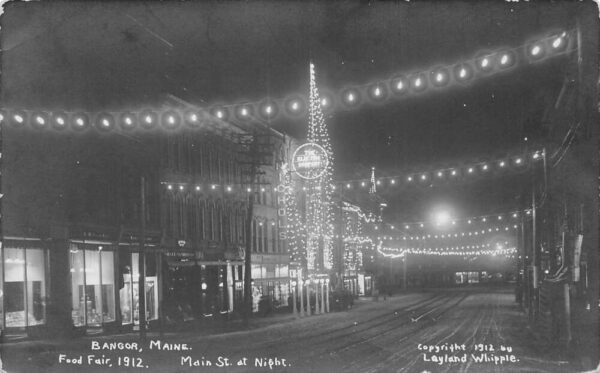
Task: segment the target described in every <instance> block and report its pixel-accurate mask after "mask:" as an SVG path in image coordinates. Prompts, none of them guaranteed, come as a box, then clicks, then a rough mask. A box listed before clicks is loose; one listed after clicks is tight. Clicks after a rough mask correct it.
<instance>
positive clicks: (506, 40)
mask: <svg viewBox="0 0 600 373" xmlns="http://www.w3.org/2000/svg"><path fill="white" fill-rule="evenodd" d="M595 7H596V6H595V4H594V3H592V2H591V1H588V2H578V3H573V2H560V3H554V4H549V3H548V4H546V3H544V4H530V3H526V2H519V3H511V2H480V3H477V4H475V3H467V2H458V1H452V2H442V1H439V2H416V3H415V2H386V3H370V2H367V1H360V2H359V1H352V2H349V1H343V2H327V3H325V2H300V1H284V2H271V1H254V2H241V1H232V2H150V1H148V2H131V3H127V2H118V3H117V2H106V3H100V2H85V3H74V2H64V3H63V2H52V3H15V4H7V5H5V13H4V15H3V16H2V40H1V42H2V92H1V99H2V103H3V106H4V107H9V108H25V109H48V110H53V109H62V110H74V109H82V110H90V111H99V110H122V109H127V110H134V109H138V108H143V107H149V106H160V105H162V104H164V103H165V102H166V97H167V94H171V95H174V96H177V97H179V98H181V99H184V100H186V101H188V102H190V103H193V104H195V105H198V106H200V107H208V106H210V105H212V104H215V103H226V104H233V103H236V102H242V101H244V100H251V101H259V100H262V99H264V98H267V97H275V98H284V97H289V96H291V95H294V94H302V95H307V94H308V63H309V60H311V59H312V60H313V61H314V63H315V65H316V70H317V82H318V84H319V88H320V89H321V90H323V91H330V92H339V91H340V90H342V89H343V88H345V87H351V86H353V85H365V84H369V83H371V82H376V81H377V80H378V79H388V78H390V77H392V76H394V75H395V74H397V73H411V72H414V71H419V70H421V69H427V68H430V67H435V66H441V65H447V64H452V63H454V62H458V61H461V60H466V59H471V58H473V57H475V56H477V55H478V54H479V53H481V52H485V51H496V50H500V49H501V48H512V47H519V46H522V45H524V44H526V43H528V42H529V41H532V40H536V39H537V38H541V37H545V36H548V35H551V34H553V33H556V32H560V31H563V30H570V29H573V28H574V27H575V24H574V22H575V21H574V20H575V15H576V14H584V13H586V12H587V13H590V12H593V11H595ZM582 29H584V30H585V29H586V25H582ZM592 29H593V28H592ZM518 57H519V60H518V61H517V63H516V66H515V67H513V68H511V69H510V70H508V71H504V72H502V73H499V74H494V75H493V76H490V77H481V78H476V79H475V80H474V81H473V82H471V83H470V84H468V85H460V84H451V85H450V86H449V87H446V88H444V89H435V90H434V89H429V90H428V91H427V92H425V93H423V94H419V95H412V96H411V95H409V96H410V97H404V98H400V99H398V98H391V99H388V100H386V101H385V102H384V103H382V104H373V103H368V102H366V101H364V102H363V103H362V104H361V105H360V107H359V108H357V109H352V110H335V111H334V112H332V113H330V114H328V116H327V118H326V121H327V125H328V126H329V130H330V135H331V138H332V144H333V150H334V153H335V158H336V170H335V171H336V175H337V178H339V179H347V178H368V177H369V176H370V167H371V166H375V167H376V168H377V172H378V175H395V174H397V173H400V172H403V171H406V170H411V169H412V170H431V169H435V168H437V167H448V166H451V165H456V164H461V163H462V162H469V161H483V160H486V159H487V160H493V159H496V158H498V157H501V156H505V155H507V154H517V153H518V152H520V151H521V152H522V151H524V150H525V149H526V148H527V147H530V148H531V147H534V146H535V143H536V142H538V141H540V140H542V137H543V136H544V133H543V131H541V130H540V129H539V127H540V126H539V122H540V121H541V118H542V116H543V111H544V110H545V109H546V108H547V107H548V106H549V105H552V103H553V102H554V101H555V100H556V97H557V96H558V93H559V91H560V89H561V85H562V82H563V79H564V71H565V70H566V67H567V64H568V63H569V62H568V61H569V59H568V58H566V57H554V58H549V59H545V60H542V61H540V62H537V63H534V64H530V63H527V62H526V61H524V60H523V56H522V55H520V56H518ZM271 125H272V126H273V127H274V128H275V129H277V130H279V131H281V132H284V133H288V134H290V135H293V136H296V137H299V138H304V137H305V136H306V132H307V120H306V118H301V119H295V120H290V119H289V118H286V117H282V119H280V120H276V121H274V122H273V123H271ZM525 136H527V137H528V141H527V142H525V141H524V137H525ZM523 183H524V181H523V177H522V175H521V176H519V175H516V176H505V177H494V178H489V179H486V180H480V181H479V182H463V183H454V184H450V183H449V184H447V185H446V186H443V185H442V186H437V185H433V186H426V187H423V188H412V189H411V188H405V189H402V193H389V191H388V192H386V191H385V190H382V193H383V195H384V197H385V198H387V199H388V200H389V201H390V204H391V206H390V211H391V214H392V215H396V216H397V217H398V218H399V219H421V218H423V215H424V211H426V210H427V209H428V208H429V207H430V205H431V204H435V203H438V202H449V203H451V204H454V205H456V206H457V210H458V211H460V212H461V214H465V216H466V215H469V214H471V215H473V214H487V213H493V212H496V211H500V212H502V211H506V210H507V209H511V208H514V207H515V206H517V205H519V203H520V202H518V201H517V200H516V196H517V195H519V194H521V192H522V188H523Z"/></svg>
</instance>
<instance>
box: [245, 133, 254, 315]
mask: <svg viewBox="0 0 600 373" xmlns="http://www.w3.org/2000/svg"><path fill="white" fill-rule="evenodd" d="M253 142H254V140H253ZM250 169H251V170H250V175H249V177H250V180H251V184H250V185H252V186H253V185H255V179H256V167H254V166H251V167H250ZM253 214H254V190H253V188H252V187H250V191H249V192H248V209H247V214H246V253H245V255H244V311H243V317H244V325H245V326H248V319H249V318H250V315H251V314H252V273H251V271H252V257H251V253H252V240H254V236H253V235H252V233H253V232H252V216H253Z"/></svg>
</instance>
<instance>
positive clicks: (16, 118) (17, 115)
mask: <svg viewBox="0 0 600 373" xmlns="http://www.w3.org/2000/svg"><path fill="white" fill-rule="evenodd" d="M14 118H15V122H17V123H23V120H24V119H23V117H22V116H20V115H19V114H16V115H15V116H14Z"/></svg>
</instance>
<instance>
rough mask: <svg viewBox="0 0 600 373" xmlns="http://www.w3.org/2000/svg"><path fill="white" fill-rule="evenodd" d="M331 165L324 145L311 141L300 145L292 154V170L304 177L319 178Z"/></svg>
mask: <svg viewBox="0 0 600 373" xmlns="http://www.w3.org/2000/svg"><path fill="white" fill-rule="evenodd" d="M328 165H329V157H328V156H327V152H326V151H325V149H323V147H322V146H320V145H317V144H315V143H312V142H309V143H306V144H303V145H300V147H298V149H296V151H295V152H294V155H293V156H292V170H294V172H295V173H296V174H298V176H300V177H301V178H304V179H317V178H319V177H321V175H323V173H324V172H325V170H326V169H327V166H328Z"/></svg>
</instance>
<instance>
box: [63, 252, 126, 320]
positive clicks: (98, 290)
mask: <svg viewBox="0 0 600 373" xmlns="http://www.w3.org/2000/svg"><path fill="white" fill-rule="evenodd" d="M101 248H102V247H101V246H99V247H98V250H81V249H79V248H78V247H77V245H71V286H72V294H73V298H72V301H73V311H72V315H71V316H72V319H73V325H75V326H83V325H88V326H101V325H102V324H103V323H106V322H111V321H114V320H115V293H114V292H115V290H114V289H115V280H114V253H113V252H112V251H102V250H100V249H101Z"/></svg>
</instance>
